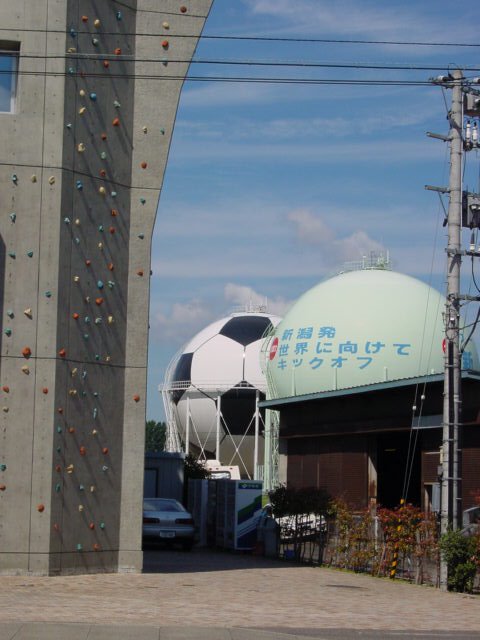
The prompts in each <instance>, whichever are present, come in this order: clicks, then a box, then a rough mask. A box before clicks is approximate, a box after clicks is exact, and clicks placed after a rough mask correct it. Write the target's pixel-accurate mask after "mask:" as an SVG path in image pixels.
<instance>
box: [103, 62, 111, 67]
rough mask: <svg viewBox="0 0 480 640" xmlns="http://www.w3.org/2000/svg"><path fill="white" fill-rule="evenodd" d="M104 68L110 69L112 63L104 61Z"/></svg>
mask: <svg viewBox="0 0 480 640" xmlns="http://www.w3.org/2000/svg"><path fill="white" fill-rule="evenodd" d="M103 66H104V67H105V69H108V67H109V66H110V62H109V61H108V60H104V61H103Z"/></svg>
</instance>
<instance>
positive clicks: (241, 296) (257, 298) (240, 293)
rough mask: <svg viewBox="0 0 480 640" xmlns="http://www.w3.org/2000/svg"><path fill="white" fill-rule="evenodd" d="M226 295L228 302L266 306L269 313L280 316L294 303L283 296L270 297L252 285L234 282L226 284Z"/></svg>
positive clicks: (243, 305)
mask: <svg viewBox="0 0 480 640" xmlns="http://www.w3.org/2000/svg"><path fill="white" fill-rule="evenodd" d="M224 297H225V300H226V301H227V302H230V303H232V304H234V305H238V306H239V307H242V308H251V307H254V308H255V307H263V306H266V308H267V311H268V313H272V314H274V315H278V316H283V315H284V314H285V312H286V310H287V309H288V308H289V307H290V306H291V304H292V301H291V300H290V301H289V300H285V298H282V297H281V296H278V297H276V298H268V297H267V296H266V295H263V294H261V293H258V292H257V291H255V290H254V289H252V287H249V286H247V285H240V284H234V283H233V282H229V283H228V284H226V285H225V288H224Z"/></svg>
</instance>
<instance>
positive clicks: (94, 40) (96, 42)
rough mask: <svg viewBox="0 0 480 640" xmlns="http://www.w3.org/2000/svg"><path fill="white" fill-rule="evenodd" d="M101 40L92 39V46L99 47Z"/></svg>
mask: <svg viewBox="0 0 480 640" xmlns="http://www.w3.org/2000/svg"><path fill="white" fill-rule="evenodd" d="M99 42H100V40H99V39H98V38H92V44H93V46H94V47H96V46H98V44H99Z"/></svg>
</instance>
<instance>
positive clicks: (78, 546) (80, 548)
mask: <svg viewBox="0 0 480 640" xmlns="http://www.w3.org/2000/svg"><path fill="white" fill-rule="evenodd" d="M82 550H83V547H82V545H81V544H80V543H78V544H77V551H82Z"/></svg>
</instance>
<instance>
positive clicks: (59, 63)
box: [0, 0, 212, 574]
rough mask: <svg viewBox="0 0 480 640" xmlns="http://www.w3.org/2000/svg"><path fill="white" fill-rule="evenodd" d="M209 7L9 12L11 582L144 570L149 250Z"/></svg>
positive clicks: (53, 0)
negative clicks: (12, 69) (13, 78)
mask: <svg viewBox="0 0 480 640" xmlns="http://www.w3.org/2000/svg"><path fill="white" fill-rule="evenodd" d="M211 3H212V0H185V2H184V3H182V1H181V0H128V2H118V3H117V2H115V0H112V1H108V2H107V1H105V0H102V1H101V2H100V1H98V0H29V2H24V3H20V4H18V5H17V6H16V8H15V11H12V8H11V2H10V0H0V23H1V24H2V41H3V42H2V43H0V49H5V48H8V47H12V50H11V54H9V55H14V56H15V59H17V57H18V77H17V84H16V96H15V101H14V102H15V109H14V110H13V111H12V112H11V113H1V114H0V132H1V139H2V142H3V144H2V145H1V147H0V220H1V227H0V232H1V239H2V243H1V246H2V248H3V247H4V250H3V254H4V255H3V257H2V259H1V260H0V265H2V267H3V273H2V274H1V279H2V281H3V282H4V287H3V297H2V300H1V305H2V323H3V331H2V337H1V361H0V384H1V385H2V390H1V393H2V408H3V410H2V411H1V412H0V414H1V416H0V420H1V424H0V572H1V573H35V574H54V573H69V572H96V571H139V570H141V567H142V553H141V508H142V495H143V465H141V464H139V460H140V459H142V460H143V448H144V425H145V395H146V365H147V340H148V310H149V292H150V285H149V274H150V257H151V256H150V254H151V236H152V232H153V225H154V221H155V215H156V211H157V205H158V199H159V195H160V191H161V186H162V182H163V175H164V171H165V167H166V163H167V158H168V151H169V146H170V141H171V137H172V132H173V126H174V121H175V115H176V110H177V105H178V100H179V95H180V91H181V88H182V84H183V81H184V78H185V75H186V73H187V71H188V66H189V61H190V60H191V58H192V56H193V54H194V51H195V47H196V44H197V41H198V37H199V35H200V34H201V32H202V29H203V26H204V23H205V20H206V18H207V16H208V13H209V10H210V6H211ZM141 34H158V36H155V37H152V36H151V35H141ZM179 35H182V36H185V35H188V36H191V37H175V36H179ZM18 48H19V53H18V56H17V54H16V49H18ZM180 61H181V62H180ZM0 290H1V287H0ZM7 329H8V331H6V330H7ZM7 334H8V335H7Z"/></svg>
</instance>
